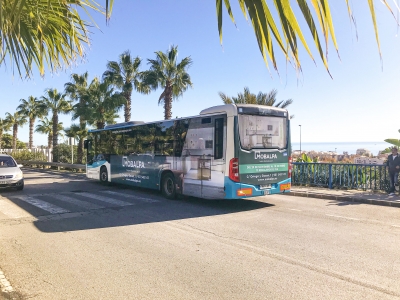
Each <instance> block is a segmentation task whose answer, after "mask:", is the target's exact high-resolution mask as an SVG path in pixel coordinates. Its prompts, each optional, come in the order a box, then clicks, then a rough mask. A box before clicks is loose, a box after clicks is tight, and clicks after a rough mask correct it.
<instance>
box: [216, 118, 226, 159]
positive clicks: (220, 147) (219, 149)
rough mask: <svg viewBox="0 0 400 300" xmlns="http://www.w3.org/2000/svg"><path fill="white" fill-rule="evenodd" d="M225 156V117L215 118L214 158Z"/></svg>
mask: <svg viewBox="0 0 400 300" xmlns="http://www.w3.org/2000/svg"><path fill="white" fill-rule="evenodd" d="M223 157H224V118H218V119H215V124H214V159H221V158H223Z"/></svg>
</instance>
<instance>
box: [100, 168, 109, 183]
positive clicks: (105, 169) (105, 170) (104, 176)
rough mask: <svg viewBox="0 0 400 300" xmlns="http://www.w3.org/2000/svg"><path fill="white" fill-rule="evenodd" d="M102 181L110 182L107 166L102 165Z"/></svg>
mask: <svg viewBox="0 0 400 300" xmlns="http://www.w3.org/2000/svg"><path fill="white" fill-rule="evenodd" d="M100 182H101V183H104V184H107V183H108V172H107V168H106V167H101V169H100Z"/></svg>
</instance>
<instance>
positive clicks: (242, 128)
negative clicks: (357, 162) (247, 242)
mask: <svg viewBox="0 0 400 300" xmlns="http://www.w3.org/2000/svg"><path fill="white" fill-rule="evenodd" d="M84 145H85V149H86V150H87V168H86V174H87V177H88V178H91V179H97V180H100V181H101V182H104V183H106V182H115V183H120V184H126V185H131V186H138V187H145V188H150V189H157V190H161V192H162V193H163V194H164V196H165V197H167V198H175V197H176V196H178V195H187V196H195V197H200V198H206V199H238V198H246V197H255V196H262V195H269V194H278V193H287V192H289V191H290V186H291V152H290V151H291V149H290V120H289V114H288V112H287V110H285V109H281V108H276V107H268V106H261V105H250V104H242V105H241V104H237V105H234V104H228V105H220V106H215V107H210V108H207V109H205V110H203V111H201V112H200V115H198V116H193V117H187V118H179V119H178V118H177V119H173V120H165V121H158V122H148V123H144V122H137V121H135V122H125V123H119V124H113V125H108V126H106V127H105V128H104V129H96V130H90V131H89V136H88V139H87V140H86V141H85V143H84Z"/></svg>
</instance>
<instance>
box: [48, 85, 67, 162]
mask: <svg viewBox="0 0 400 300" xmlns="http://www.w3.org/2000/svg"><path fill="white" fill-rule="evenodd" d="M45 93H46V97H45V96H42V97H41V103H42V106H44V107H46V108H47V112H48V111H51V112H52V114H53V116H52V123H53V148H55V147H57V145H58V115H59V114H67V113H69V112H70V111H71V110H72V106H71V102H70V101H67V100H66V99H65V94H61V93H59V92H58V91H57V89H47V90H46V92H45ZM53 158H54V157H53Z"/></svg>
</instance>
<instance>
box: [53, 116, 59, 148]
mask: <svg viewBox="0 0 400 300" xmlns="http://www.w3.org/2000/svg"><path fill="white" fill-rule="evenodd" d="M57 145H58V114H57V112H53V149H54V148H56V147H57Z"/></svg>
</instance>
